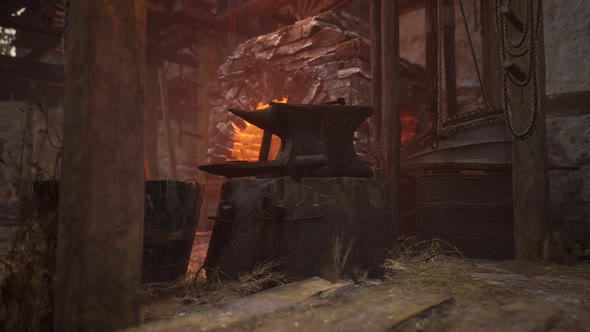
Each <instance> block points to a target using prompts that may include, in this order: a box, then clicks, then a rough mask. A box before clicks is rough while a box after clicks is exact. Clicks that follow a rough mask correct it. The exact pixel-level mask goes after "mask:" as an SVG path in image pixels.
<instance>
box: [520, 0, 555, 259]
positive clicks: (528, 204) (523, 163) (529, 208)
mask: <svg viewBox="0 0 590 332" xmlns="http://www.w3.org/2000/svg"><path fill="white" fill-rule="evenodd" d="M526 1H527V0H513V1H512V3H511V8H514V9H515V10H516V11H518V10H519V9H520V10H521V12H520V13H519V16H520V17H525V15H524V10H523V9H524V8H525V7H526ZM536 1H541V0H536ZM536 1H534V2H535V3H536ZM541 7H542V1H541ZM542 13H543V11H542V10H541V15H542ZM536 38H537V43H538V46H537V66H538V72H537V73H538V89H539V96H540V107H539V110H538V113H537V115H538V123H537V127H536V130H535V132H534V133H533V135H532V136H530V137H529V138H528V139H526V140H524V141H517V140H514V141H513V143H512V163H513V166H512V172H513V173H512V179H513V194H514V240H515V246H514V249H515V256H516V258H517V259H523V260H540V259H542V258H543V243H544V241H545V240H546V239H547V237H548V236H549V235H550V232H551V229H552V225H551V219H550V207H549V204H550V192H549V178H548V175H547V163H548V162H547V158H548V157H547V129H546V118H545V109H544V105H545V55H544V44H543V26H542V24H541V27H540V32H539V34H538V36H537V37H536ZM524 58H527V57H524ZM513 60H515V61H516V59H513ZM519 61H523V60H519ZM520 65H521V67H523V66H524V64H520ZM511 92H512V99H511V107H512V110H513V111H512V113H513V120H514V125H515V127H516V128H526V126H527V125H528V121H529V119H530V110H531V107H532V105H531V100H532V98H531V96H532V86H531V85H529V86H528V87H527V88H526V89H522V88H518V87H516V88H515V87H511Z"/></svg>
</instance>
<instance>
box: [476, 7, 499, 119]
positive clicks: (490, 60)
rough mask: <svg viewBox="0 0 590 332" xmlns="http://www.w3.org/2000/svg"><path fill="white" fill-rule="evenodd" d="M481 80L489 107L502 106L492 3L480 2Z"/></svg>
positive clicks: (497, 43)
mask: <svg viewBox="0 0 590 332" xmlns="http://www.w3.org/2000/svg"><path fill="white" fill-rule="evenodd" d="M481 25H482V27H481V39H482V57H481V58H482V76H483V77H482V79H483V84H484V89H485V91H486V96H487V98H488V102H489V103H490V106H496V107H499V106H500V105H502V61H501V59H500V45H499V41H498V34H497V33H496V26H495V19H494V3H493V1H482V2H481Z"/></svg>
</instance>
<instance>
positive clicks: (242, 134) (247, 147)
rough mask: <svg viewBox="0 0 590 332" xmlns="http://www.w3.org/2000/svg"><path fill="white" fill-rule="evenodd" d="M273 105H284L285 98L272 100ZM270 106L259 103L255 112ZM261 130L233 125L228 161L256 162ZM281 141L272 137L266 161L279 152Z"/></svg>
mask: <svg viewBox="0 0 590 332" xmlns="http://www.w3.org/2000/svg"><path fill="white" fill-rule="evenodd" d="M272 102H273V103H283V104H284V103H286V102H287V97H283V98H282V99H273V100H272ZM269 106H270V104H264V103H262V102H259V103H258V105H257V106H256V109H257V110H261V109H265V108H267V107H269ZM263 133H264V132H263V130H262V129H260V128H258V127H256V126H254V125H252V124H250V123H248V122H246V128H244V129H241V128H238V127H237V126H235V125H234V146H233V148H232V153H231V158H228V160H230V161H231V160H246V161H258V154H259V153H260V143H261V142H262V134H263ZM280 145H281V140H280V139H279V138H278V137H276V136H274V135H273V137H272V142H271V144H270V152H269V154H268V159H269V160H273V159H274V158H275V157H276V156H277V153H278V152H279V147H280Z"/></svg>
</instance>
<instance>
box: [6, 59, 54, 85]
mask: <svg viewBox="0 0 590 332" xmlns="http://www.w3.org/2000/svg"><path fill="white" fill-rule="evenodd" d="M0 76H3V77H13V78H18V79H21V80H25V81H32V82H39V83H43V84H49V85H57V86H62V85H63V82H64V73H63V66H59V65H51V64H47V63H30V62H28V61H27V60H25V59H21V58H13V57H10V56H5V55H0Z"/></svg>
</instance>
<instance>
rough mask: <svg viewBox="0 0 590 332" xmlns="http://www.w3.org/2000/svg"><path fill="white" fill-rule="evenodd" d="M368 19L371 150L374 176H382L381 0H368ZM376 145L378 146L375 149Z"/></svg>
mask: <svg viewBox="0 0 590 332" xmlns="http://www.w3.org/2000/svg"><path fill="white" fill-rule="evenodd" d="M369 20H370V28H371V104H372V105H373V128H371V129H372V133H371V138H370V140H371V150H372V154H373V163H374V166H375V173H376V174H375V176H376V177H377V178H380V179H382V178H383V158H382V155H381V154H382V151H381V150H382V149H381V0H370V2H369ZM377 147H379V148H378V149H377ZM375 150H377V151H375Z"/></svg>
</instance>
